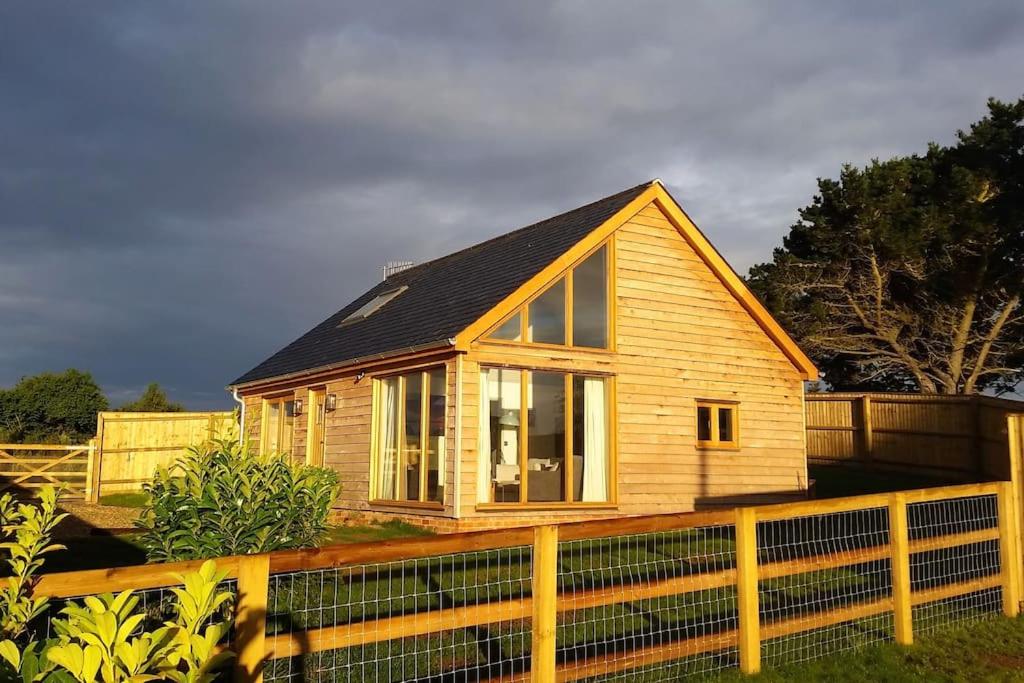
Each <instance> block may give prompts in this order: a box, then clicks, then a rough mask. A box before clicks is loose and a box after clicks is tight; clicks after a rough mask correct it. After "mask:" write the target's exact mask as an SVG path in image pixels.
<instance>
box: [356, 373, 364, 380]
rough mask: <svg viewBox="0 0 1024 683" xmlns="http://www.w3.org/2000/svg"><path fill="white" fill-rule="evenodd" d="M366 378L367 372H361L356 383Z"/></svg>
mask: <svg viewBox="0 0 1024 683" xmlns="http://www.w3.org/2000/svg"><path fill="white" fill-rule="evenodd" d="M364 377H366V373H365V372H360V373H359V374H357V375H356V382H361V381H363V378H364Z"/></svg>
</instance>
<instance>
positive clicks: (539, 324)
mask: <svg viewBox="0 0 1024 683" xmlns="http://www.w3.org/2000/svg"><path fill="white" fill-rule="evenodd" d="M526 319H527V321H529V322H528V326H529V330H528V331H529V337H528V341H532V342H540V343H542V344H564V343H565V280H559V281H558V282H556V283H555V284H553V285H551V286H550V287H548V289H547V291H545V292H544V293H543V294H541V295H540V296H538V297H537V298H536V299H534V300H533V301H532V302H530V306H529V310H528V312H527V314H526Z"/></svg>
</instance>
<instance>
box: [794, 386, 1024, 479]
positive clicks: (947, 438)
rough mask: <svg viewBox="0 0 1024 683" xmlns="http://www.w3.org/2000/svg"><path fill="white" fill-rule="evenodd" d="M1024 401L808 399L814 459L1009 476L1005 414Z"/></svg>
mask: <svg viewBox="0 0 1024 683" xmlns="http://www.w3.org/2000/svg"><path fill="white" fill-rule="evenodd" d="M1022 409H1024V403H1021V402H1020V401H1011V400H1007V399H999V398H992V397H988V396H945V395H936V394H892V393H839V392H837V393H820V394H813V393H812V394H807V396H806V414H807V457H808V459H810V460H811V461H819V462H826V463H846V464H858V465H868V466H872V467H875V468H887V469H895V470H911V471H914V472H922V471H924V472H930V473H932V474H936V475H946V476H949V477H959V478H961V479H965V480H970V481H978V480H981V479H998V480H1005V479H1009V478H1010V471H1009V465H1008V460H1007V449H1006V416H1007V415H1008V414H1010V413H1013V412H1015V411H1021V410H1022Z"/></svg>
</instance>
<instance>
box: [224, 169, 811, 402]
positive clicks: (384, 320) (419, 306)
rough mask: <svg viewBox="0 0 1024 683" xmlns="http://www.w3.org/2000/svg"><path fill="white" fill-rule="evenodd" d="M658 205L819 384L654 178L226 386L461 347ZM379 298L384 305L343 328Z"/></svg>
mask: <svg viewBox="0 0 1024 683" xmlns="http://www.w3.org/2000/svg"><path fill="white" fill-rule="evenodd" d="M652 202H653V203H654V204H655V205H657V206H658V208H660V209H661V211H662V212H663V213H664V214H665V216H666V218H668V220H669V221H670V222H671V223H672V224H673V225H674V226H675V227H676V229H677V230H678V231H679V233H680V235H682V237H683V239H685V240H686V241H687V243H688V244H689V245H690V247H691V248H692V249H693V250H694V252H696V254H697V255H698V256H699V257H700V258H701V259H702V260H703V261H704V263H705V264H706V265H707V266H708V268H709V269H710V270H711V271H712V272H713V273H714V274H715V275H716V276H717V277H718V279H719V280H720V281H721V282H722V284H723V285H724V286H725V288H726V289H727V290H728V291H729V292H730V293H731V294H732V295H733V296H734V297H735V298H736V300H737V302H739V304H740V305H741V306H742V307H743V308H744V310H746V311H747V313H748V314H749V315H750V316H751V318H753V319H754V321H755V322H756V323H757V324H758V326H759V327H760V328H761V329H762V330H763V331H764V332H765V334H766V335H767V336H768V337H769V338H770V339H771V340H772V341H773V342H774V343H775V345H776V346H777V347H778V348H779V349H780V350H781V351H782V353H783V354H784V355H785V356H786V357H787V358H788V359H789V360H790V362H791V363H792V364H793V366H794V367H795V368H796V369H797V370H798V371H799V372H800V373H801V375H802V376H803V377H804V379H808V380H813V379H817V376H818V370H817V368H816V367H814V363H812V362H811V360H810V359H809V358H808V357H807V356H806V355H805V354H804V353H803V351H801V350H800V348H799V347H798V346H797V345H796V342H794V341H793V339H792V338H791V337H790V336H789V335H788V334H787V333H786V331H785V330H783V329H782V327H781V326H780V325H779V323H778V322H776V320H775V319H774V318H772V316H771V314H770V313H769V312H768V311H767V309H765V307H764V306H763V305H762V304H761V302H760V301H759V300H758V299H757V297H756V296H754V294H753V293H752V292H751V291H750V289H749V288H747V286H746V284H744V282H743V279H742V278H741V277H740V276H739V275H738V274H737V273H736V271H735V270H733V268H732V267H731V266H730V265H729V264H728V262H726V260H725V259H724V258H723V257H722V255H721V254H720V253H719V252H718V250H716V249H715V247H714V246H713V245H712V244H711V242H709V241H708V239H707V237H705V236H704V233H702V232H701V231H700V229H698V228H697V226H696V225H695V224H694V223H693V221H692V220H690V217H689V216H688V215H687V214H686V212H685V211H683V209H682V207H681V206H680V205H679V204H678V202H676V201H675V199H674V198H673V197H672V196H671V195H670V194H669V193H668V190H666V189H665V187H664V185H662V184H661V181H659V180H652V181H649V182H646V183H643V184H641V185H637V186H636V187H632V188H630V189H628V190H623V191H622V192H618V193H616V194H613V195H611V196H608V197H605V198H604V199H599V200H598V201H596V202H593V203H591V204H587V205H585V206H581V207H579V208H578V209H573V210H572V211H568V212H566V213H563V214H560V215H558V216H554V217H553V218H548V219H546V220H543V221H540V222H539V223H534V224H533V225H528V226H526V227H525V228H520V229H519V230H515V231H513V232H510V233H507V234H504V235H500V236H498V237H495V238H493V239H490V240H487V241H486V242H481V243H480V244H477V245H474V246H472V247H468V248H466V249H463V250H461V251H457V252H455V253H454V254H449V255H448V256H443V257H441V258H439V259H435V260H433V261H428V262H427V263H423V264H420V265H418V266H414V267H412V268H410V269H408V270H404V271H401V272H399V273H397V274H395V275H392V276H391V277H389V278H387V279H386V280H384V281H383V282H381V283H379V284H378V285H376V286H375V287H373V288H372V289H370V290H368V291H367V292H365V293H364V294H363V295H362V296H360V297H359V298H358V299H356V300H355V301H353V302H352V303H350V304H349V305H348V306H346V307H345V308H343V309H341V310H340V311H338V312H337V313H335V314H334V315H332V316H331V317H329V318H328V319H327V320H325V321H323V322H322V323H320V324H319V325H317V326H316V327H314V328H313V329H312V330H310V331H309V332H307V333H306V334H304V335H302V336H301V337H299V338H298V339H296V340H295V341H293V342H292V343H291V344H289V345H288V346H286V347H284V348H283V349H281V350H280V351H278V352H277V353H275V354H274V355H273V356H271V357H270V358H268V359H267V360H265V361H263V362H262V363H260V364H259V365H257V366H256V367H255V368H253V369H252V370H250V371H249V372H247V373H245V374H244V375H242V376H241V377H239V378H238V379H236V380H235V381H234V382H232V383H231V385H229V386H231V387H236V386H239V385H243V384H252V383H257V382H261V381H264V380H270V379H274V378H279V377H284V376H290V375H298V374H302V373H306V372H313V371H316V370H323V369H327V368H331V367H336V366H342V365H350V364H354V363H357V362H360V361H366V360H374V359H377V358H386V357H391V356H399V355H403V354H407V353H413V352H415V351H422V350H428V349H440V348H445V347H447V348H453V347H455V348H459V349H463V350H464V349H466V348H467V347H468V344H469V343H470V342H472V340H474V339H476V338H477V337H478V336H479V335H480V334H482V333H483V332H485V331H487V330H488V329H490V328H491V327H492V326H493V325H495V324H497V323H498V322H500V321H501V320H502V319H503V318H504V317H505V316H506V315H508V314H509V313H511V312H512V311H513V310H515V309H516V308H517V307H518V306H519V305H521V304H522V303H524V302H525V301H526V300H527V299H528V298H529V297H530V296H532V295H533V294H535V293H537V292H539V291H540V290H541V289H542V288H543V287H545V286H547V284H549V283H550V282H551V281H552V280H553V279H554V278H555V277H557V276H558V275H559V274H560V273H561V271H562V270H564V268H565V267H567V266H568V265H571V263H572V262H574V261H575V260H577V258H579V257H581V256H582V255H583V254H584V253H586V252H587V251H589V250H590V249H591V248H593V247H595V246H597V245H598V244H599V243H600V242H601V241H602V240H604V239H605V238H606V237H607V236H608V235H610V234H611V233H612V232H614V231H615V230H616V229H618V227H619V226H620V225H622V224H623V223H624V222H625V221H627V220H628V219H629V218H632V216H633V215H634V214H635V213H636V212H637V211H639V210H640V209H641V208H643V206H646V205H647V204H648V203H652ZM399 289H400V290H401V292H400V293H399V294H397V295H396V296H393V297H390V298H387V297H385V296H384V295H388V294H390V293H393V292H395V291H396V290H399ZM377 297H382V298H387V301H386V302H385V303H384V304H383V305H380V306H379V307H377V308H374V310H373V311H372V312H371V313H369V314H368V315H366V316H365V317H363V318H360V319H359V320H356V321H354V322H351V323H349V322H346V324H342V321H345V319H346V318H348V317H349V316H351V315H352V314H353V313H355V312H356V311H358V310H359V309H361V308H362V307H363V306H366V305H367V304H368V303H370V302H371V301H373V300H374V299H376V298H377ZM353 317H355V316H353Z"/></svg>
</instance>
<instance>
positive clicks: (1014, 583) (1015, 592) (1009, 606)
mask: <svg viewBox="0 0 1024 683" xmlns="http://www.w3.org/2000/svg"><path fill="white" fill-rule="evenodd" d="M1013 489H1014V485H1013V482H1010V481H1004V482H1000V485H999V568H1000V575H1001V576H1002V580H1003V614H1005V615H1006V616H1008V617H1015V616H1017V615H1019V614H1020V546H1019V545H1018V538H1017V519H1016V518H1017V510H1016V506H1015V505H1014V500H1013V498H1014V496H1013Z"/></svg>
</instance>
